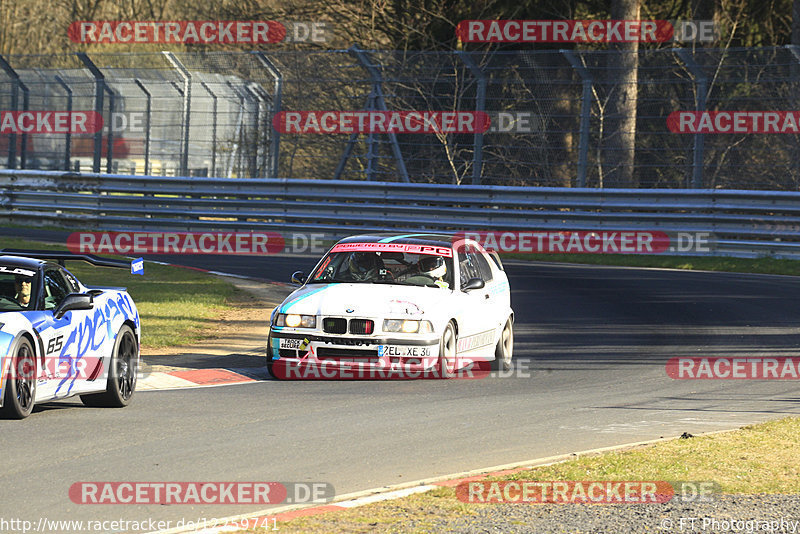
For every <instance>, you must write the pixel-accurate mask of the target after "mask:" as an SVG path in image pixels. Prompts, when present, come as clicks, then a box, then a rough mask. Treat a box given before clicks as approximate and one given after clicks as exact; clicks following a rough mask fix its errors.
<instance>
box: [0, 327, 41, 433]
mask: <svg viewBox="0 0 800 534" xmlns="http://www.w3.org/2000/svg"><path fill="white" fill-rule="evenodd" d="M12 354H13V355H14V356H13V358H12V360H11V363H10V365H9V368H8V373H7V375H6V378H5V394H4V395H5V397H4V399H3V407H2V408H0V417H2V418H3V419H25V418H26V417H28V416H29V415H30V414H31V411H33V403H34V402H35V401H36V355H35V354H34V352H33V346H32V345H31V342H30V341H28V338H26V337H21V338H19V341H17V346H16V348H15V349H14V350H13V351H12Z"/></svg>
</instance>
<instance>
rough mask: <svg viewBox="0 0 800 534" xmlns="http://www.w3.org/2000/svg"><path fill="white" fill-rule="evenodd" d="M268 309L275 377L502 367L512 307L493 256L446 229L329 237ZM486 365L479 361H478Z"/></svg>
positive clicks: (444, 374)
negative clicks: (307, 270) (315, 259)
mask: <svg viewBox="0 0 800 534" xmlns="http://www.w3.org/2000/svg"><path fill="white" fill-rule="evenodd" d="M292 281H293V282H294V283H297V284H302V287H300V288H299V289H297V290H296V291H294V292H293V293H292V294H291V295H289V296H288V297H287V298H286V300H284V301H283V303H282V304H281V305H280V306H278V307H277V308H275V310H273V312H272V316H271V319H270V331H269V338H268V341H267V361H268V369H269V371H270V374H272V376H273V377H275V378H353V379H358V378H395V377H397V378H400V377H440V378H449V377H452V376H454V375H456V374H457V373H458V372H459V370H463V369H472V368H473V367H474V366H475V363H476V362H491V367H492V368H493V369H503V370H508V369H510V367H511V357H512V354H513V345H514V334H513V324H514V312H513V310H512V309H511V297H510V290H509V286H508V279H507V277H506V274H505V272H504V271H503V266H502V263H501V262H500V259H499V257H498V256H497V255H496V254H490V253H487V252H486V251H485V250H484V249H483V248H482V247H481V245H480V244H479V243H477V242H475V241H472V240H470V239H458V238H455V237H452V236H448V235H438V234H411V235H361V236H353V237H348V238H346V239H343V240H341V241H339V242H338V243H337V244H336V245H334V246H333V248H331V249H330V251H328V253H327V254H326V255H325V256H324V257H323V258H322V259H321V260H320V262H319V263H318V264H317V266H316V267H315V268H314V270H313V271H312V273H311V274H310V275H309V276H306V275H305V274H304V273H302V272H300V271H298V272H296V273H294V275H293V276H292ZM486 367H489V364H488V363H487V364H486Z"/></svg>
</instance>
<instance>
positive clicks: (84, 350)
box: [0, 249, 140, 419]
mask: <svg viewBox="0 0 800 534" xmlns="http://www.w3.org/2000/svg"><path fill="white" fill-rule="evenodd" d="M66 260H83V261H86V262H88V263H91V264H93V265H99V266H106V267H125V268H130V267H131V264H130V263H127V262H124V261H121V260H108V259H103V258H98V257H96V256H91V255H76V254H68V253H52V252H44V251H23V250H10V249H4V250H0V371H2V374H0V416H2V417H3V418H10V419H22V418H25V417H27V416H28V415H30V413H31V411H32V410H33V406H34V405H35V404H39V403H43V402H48V401H53V400H60V399H64V398H67V397H72V396H74V395H80V398H81V400H82V401H83V403H84V404H85V405H87V406H109V407H122V406H126V405H127V404H128V403H129V402H130V401H131V398H132V396H133V393H134V391H135V389H136V378H137V371H138V367H139V341H140V323H139V312H138V311H137V309H136V305H135V304H134V302H133V299H131V297H130V295H129V294H128V293H127V291H126V290H125V289H124V288H109V287H87V286H85V285H83V284H82V283H81V282H80V281H78V279H77V278H75V276H74V275H72V273H70V272H69V271H68V270H67V269H66V268H64V263H65V261H66ZM139 261H140V260H139ZM135 264H136V266H137V268H138V267H139V265H140V263H138V262H135Z"/></svg>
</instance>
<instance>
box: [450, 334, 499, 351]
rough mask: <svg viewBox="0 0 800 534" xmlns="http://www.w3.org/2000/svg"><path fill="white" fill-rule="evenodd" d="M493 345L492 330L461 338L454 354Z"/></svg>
mask: <svg viewBox="0 0 800 534" xmlns="http://www.w3.org/2000/svg"><path fill="white" fill-rule="evenodd" d="M492 343H494V330H487V331H486V332H481V333H479V334H473V335H471V336H466V337H462V338H460V339H459V340H458V343H457V344H456V352H467V351H470V350H475V349H478V348H480V347H485V346H486V345H491V344H492Z"/></svg>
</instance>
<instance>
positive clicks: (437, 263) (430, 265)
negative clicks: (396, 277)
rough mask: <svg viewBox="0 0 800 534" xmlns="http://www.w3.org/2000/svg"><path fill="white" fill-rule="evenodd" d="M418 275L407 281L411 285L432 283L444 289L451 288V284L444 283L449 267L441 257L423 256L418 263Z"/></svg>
mask: <svg viewBox="0 0 800 534" xmlns="http://www.w3.org/2000/svg"><path fill="white" fill-rule="evenodd" d="M417 270H418V271H419V273H418V274H415V275H414V276H411V277H409V278H408V279H406V282H408V283H411V284H419V285H429V284H430V283H431V282H433V283H434V284H436V285H437V286H439V287H442V288H445V289H447V288H449V287H450V284H448V283H447V282H445V281H444V276H445V275H446V274H447V265H446V264H445V263H444V259H443V258H442V257H441V256H423V257H422V258H420V259H419V261H418V262H417Z"/></svg>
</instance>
